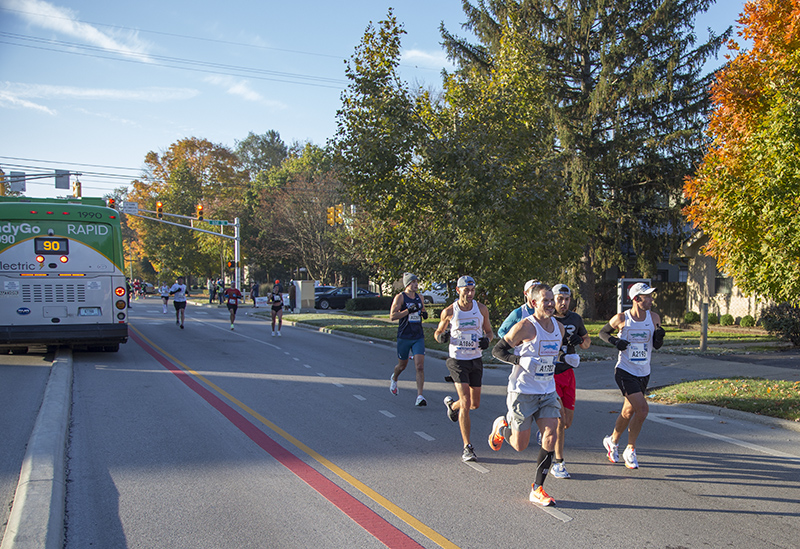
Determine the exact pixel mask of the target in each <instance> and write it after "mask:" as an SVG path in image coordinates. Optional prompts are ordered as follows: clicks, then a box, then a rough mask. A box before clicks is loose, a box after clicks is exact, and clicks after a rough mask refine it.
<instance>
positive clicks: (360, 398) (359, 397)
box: [353, 395, 367, 401]
mask: <svg viewBox="0 0 800 549" xmlns="http://www.w3.org/2000/svg"><path fill="white" fill-rule="evenodd" d="M353 396H354V397H356V398H357V399H358V400H361V401H364V400H367V397H363V396H361V395H353Z"/></svg>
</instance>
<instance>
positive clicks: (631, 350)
mask: <svg viewBox="0 0 800 549" xmlns="http://www.w3.org/2000/svg"><path fill="white" fill-rule="evenodd" d="M628 358H630V359H631V360H634V361H638V362H642V361H645V360H647V344H646V343H631V344H630V345H628Z"/></svg>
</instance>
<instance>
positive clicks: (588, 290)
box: [578, 243, 597, 320]
mask: <svg viewBox="0 0 800 549" xmlns="http://www.w3.org/2000/svg"><path fill="white" fill-rule="evenodd" d="M595 286H596V280H595V276H594V262H593V261H592V245H591V243H589V244H587V245H586V247H585V248H584V249H583V256H582V257H581V263H580V272H579V273H578V295H579V296H580V297H581V299H580V300H579V301H578V314H579V315H581V316H582V317H583V318H585V319H587V320H593V319H595V314H596V311H597V309H596V307H595V299H594V292H595Z"/></svg>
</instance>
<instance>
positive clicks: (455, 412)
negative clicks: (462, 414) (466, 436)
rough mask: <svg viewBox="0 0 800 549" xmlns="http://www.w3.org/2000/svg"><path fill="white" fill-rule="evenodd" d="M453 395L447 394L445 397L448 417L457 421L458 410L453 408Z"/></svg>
mask: <svg viewBox="0 0 800 549" xmlns="http://www.w3.org/2000/svg"><path fill="white" fill-rule="evenodd" d="M453 402H455V401H454V400H453V397H451V396H450V395H447V396H446V397H444V405H445V406H447V418H448V419H449V420H450V421H452V422H453V423H455V422H456V421H458V410H453Z"/></svg>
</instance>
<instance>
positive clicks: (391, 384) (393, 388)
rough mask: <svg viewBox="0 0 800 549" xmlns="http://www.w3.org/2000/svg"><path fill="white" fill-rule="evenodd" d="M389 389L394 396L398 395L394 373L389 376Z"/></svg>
mask: <svg viewBox="0 0 800 549" xmlns="http://www.w3.org/2000/svg"><path fill="white" fill-rule="evenodd" d="M389 391H390V392H391V393H392V394H393V395H394V396H397V380H396V379H395V378H394V374H392V377H390V378H389Z"/></svg>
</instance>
